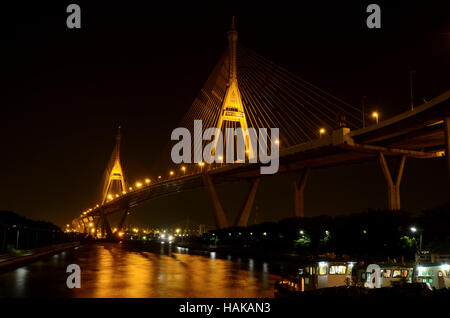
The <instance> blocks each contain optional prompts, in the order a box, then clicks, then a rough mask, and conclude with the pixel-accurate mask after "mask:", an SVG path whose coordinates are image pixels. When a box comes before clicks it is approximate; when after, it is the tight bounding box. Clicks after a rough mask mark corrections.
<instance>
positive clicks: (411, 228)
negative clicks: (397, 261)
mask: <svg viewBox="0 0 450 318" xmlns="http://www.w3.org/2000/svg"><path fill="white" fill-rule="evenodd" d="M409 230H410V231H411V232H412V233H416V232H419V234H420V236H419V253H420V252H421V251H422V232H423V231H422V230H420V229H417V228H416V227H415V226H411V227H410V228H409Z"/></svg>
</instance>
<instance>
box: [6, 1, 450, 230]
mask: <svg viewBox="0 0 450 318" xmlns="http://www.w3.org/2000/svg"><path fill="white" fill-rule="evenodd" d="M68 3H70V2H68ZM68 3H63V4H61V3H60V4H56V3H55V4H53V5H50V4H47V5H42V4H41V2H40V3H39V4H34V5H25V4H22V5H21V6H16V7H14V8H8V9H4V10H2V11H3V16H2V19H3V21H4V22H5V21H6V25H7V27H6V32H4V33H5V35H4V36H3V39H2V42H3V45H2V51H4V54H5V57H4V58H3V59H2V64H3V65H2V74H3V76H4V84H3V87H4V88H5V90H4V93H2V101H3V102H2V103H1V114H2V116H1V117H0V118H1V125H0V144H1V149H2V150H1V156H0V166H1V167H2V173H1V175H2V176H1V178H0V189H1V191H0V210H12V211H15V212H17V213H20V214H22V215H24V216H27V217H30V218H34V219H45V220H49V221H53V222H55V223H56V224H59V225H63V224H65V223H69V222H70V220H71V219H72V218H73V217H75V216H76V215H77V214H79V213H80V212H81V211H82V210H84V209H85V208H87V207H89V206H92V205H94V204H95V203H96V202H98V200H99V189H100V185H101V178H102V174H103V171H104V168H105V166H106V163H107V160H108V158H109V156H110V154H111V151H112V147H113V144H114V135H115V132H116V127H117V125H118V124H121V125H122V126H123V139H122V140H123V145H122V164H123V166H124V169H125V171H126V174H127V176H128V178H129V181H131V182H134V181H135V180H137V179H139V178H141V179H142V177H145V176H154V175H156V174H164V173H165V172H157V171H153V170H152V167H153V166H154V164H155V162H156V161H157V160H158V158H159V157H160V156H161V154H160V153H161V151H162V149H163V148H164V146H165V144H166V143H167V141H168V139H169V136H170V132H171V130H172V129H173V128H175V127H177V125H178V123H179V122H180V120H181V118H182V116H183V114H184V113H185V112H186V111H187V110H188V108H189V106H190V104H191V103H192V101H193V99H194V97H195V96H196V94H197V93H198V91H199V89H200V88H201V86H202V85H203V83H204V81H205V80H206V78H207V76H208V75H209V72H210V71H211V70H212V68H213V67H214V65H215V63H216V62H217V61H218V59H219V57H220V55H221V54H222V52H223V51H224V50H225V49H226V47H227V40H226V31H227V30H228V28H229V24H230V20H231V16H232V15H236V18H237V27H238V31H239V41H240V42H241V43H243V44H244V45H245V46H247V47H249V48H252V49H253V50H254V51H256V52H258V53H259V54H261V55H263V56H265V57H267V58H269V59H271V60H272V61H274V62H276V63H277V64H279V65H281V66H283V67H285V68H287V69H288V70H290V71H292V72H294V73H296V74H298V75H300V76H301V77H302V78H304V79H306V80H308V81H310V82H312V83H314V84H316V85H317V86H319V87H321V88H324V89H326V90H328V91H329V92H331V93H332V94H333V95H335V96H337V97H340V98H342V99H344V100H345V101H347V102H349V103H351V104H354V105H359V104H360V100H361V96H363V95H366V96H367V109H368V110H372V109H377V110H379V112H380V113H381V114H382V117H384V118H387V117H389V116H392V115H393V114H397V113H400V112H403V111H406V110H407V109H408V107H409V71H410V69H414V70H415V71H416V73H415V78H414V89H415V97H416V99H415V103H416V104H420V103H421V102H422V99H423V98H427V99H429V98H432V97H434V96H436V95H438V94H441V93H443V92H444V91H446V90H448V89H449V88H450V85H449V84H450V81H449V77H448V75H449V74H450V72H449V71H450V65H449V56H450V18H449V15H448V13H449V12H450V10H449V9H450V8H449V6H448V5H446V4H445V2H442V3H441V4H440V3H438V2H435V3H433V4H430V3H429V2H428V1H427V2H425V1H422V2H420V4H416V3H411V2H406V1H405V2H396V4H395V5H394V4H392V1H390V2H389V3H391V4H389V3H384V2H381V1H378V2H376V3H378V4H380V5H381V10H382V28H381V29H379V30H370V29H367V27H366V26H365V19H366V17H367V15H368V14H367V13H366V12H365V8H366V6H367V5H368V4H369V3H371V2H364V1H360V2H356V1H355V2H348V1H333V2H332V3H334V4H333V5H331V4H326V3H324V2H321V3H320V4H318V5H311V4H302V2H296V3H295V6H294V5H293V4H289V5H288V4H282V3H281V2H276V3H277V4H273V3H272V4H271V5H270V6H269V5H267V6H265V5H263V4H262V3H261V2H255V3H253V4H252V3H251V2H248V3H247V5H246V6H245V7H243V6H242V4H240V5H239V6H237V7H235V8H230V7H229V6H228V7H226V6H223V7H220V6H219V5H217V6H215V7H212V6H196V5H193V4H191V3H189V6H185V7H181V6H179V5H176V4H175V3H171V4H170V5H169V6H168V7H159V6H156V5H154V4H152V5H148V6H147V7H144V6H143V5H142V4H140V3H134V4H132V3H130V2H122V4H114V3H111V2H103V3H98V4H97V5H93V4H92V1H91V2H89V3H88V2H77V3H78V4H80V6H81V11H82V28H81V30H76V29H73V30H69V29H67V27H66V24H65V21H66V17H67V14H66V13H65V11H66V10H65V9H66V6H67V4H68ZM274 5H275V7H273V6H274ZM3 31H5V29H4V30H3ZM5 81H6V83H5ZM5 84H6V87H5ZM245 191H246V185H245V184H230V185H226V186H220V187H219V195H221V196H222V197H223V198H224V197H225V196H227V197H228V200H227V202H226V203H225V204H224V205H225V209H226V211H228V212H227V213H228V214H229V221H233V220H234V216H235V214H236V212H233V211H235V210H236V208H237V207H240V205H241V201H240V200H242V199H243V193H244V192H245ZM305 191H306V214H307V215H320V214H329V215H339V214H345V213H350V212H357V211H361V210H364V209H367V208H368V207H371V208H383V207H385V206H386V192H385V185H384V181H383V177H382V174H381V170H380V168H379V166H377V165H376V164H375V163H367V164H362V165H355V166H350V167H340V168H333V169H325V170H319V171H313V173H312V174H311V176H310V179H309V180H308V184H307V186H306V190H305ZM448 194H449V185H448V182H447V179H446V170H445V163H444V160H443V159H435V160H426V161H420V160H413V159H408V160H407V162H406V167H405V175H404V179H403V181H402V205H403V207H404V208H405V209H407V210H411V211H419V210H421V209H423V208H429V207H433V206H436V205H439V204H442V203H444V202H445V201H446V200H448ZM231 196H232V197H233V200H230V199H229V198H230V197H231ZM255 205H256V207H255V209H257V211H258V214H257V221H258V222H260V221H266V220H277V219H280V218H282V217H288V216H291V215H292V206H293V203H292V193H291V187H290V184H289V183H288V179H287V178H286V177H274V178H271V179H265V180H264V181H263V182H262V184H261V186H260V190H259V193H258V195H257V198H256V202H255ZM186 217H189V218H190V219H191V220H192V221H193V222H201V223H207V224H213V218H212V214H211V204H210V202H209V198H208V197H207V196H206V191H205V190H203V189H202V190H196V191H190V192H186V193H182V194H179V195H176V196H170V197H165V198H160V199H158V200H155V201H152V202H148V203H146V204H144V205H143V206H141V207H139V208H138V209H137V210H136V213H134V215H133V218H132V222H135V223H138V222H142V223H145V224H150V225H169V226H170V225H174V224H176V223H180V224H181V223H182V222H184V221H185V219H186ZM254 217H255V213H253V215H252V221H253V220H254Z"/></svg>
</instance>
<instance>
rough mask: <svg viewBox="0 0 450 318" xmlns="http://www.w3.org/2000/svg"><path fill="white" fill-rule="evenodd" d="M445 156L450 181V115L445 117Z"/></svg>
mask: <svg viewBox="0 0 450 318" xmlns="http://www.w3.org/2000/svg"><path fill="white" fill-rule="evenodd" d="M444 136H445V157H446V158H447V170H448V177H449V181H450V117H447V118H445V119H444Z"/></svg>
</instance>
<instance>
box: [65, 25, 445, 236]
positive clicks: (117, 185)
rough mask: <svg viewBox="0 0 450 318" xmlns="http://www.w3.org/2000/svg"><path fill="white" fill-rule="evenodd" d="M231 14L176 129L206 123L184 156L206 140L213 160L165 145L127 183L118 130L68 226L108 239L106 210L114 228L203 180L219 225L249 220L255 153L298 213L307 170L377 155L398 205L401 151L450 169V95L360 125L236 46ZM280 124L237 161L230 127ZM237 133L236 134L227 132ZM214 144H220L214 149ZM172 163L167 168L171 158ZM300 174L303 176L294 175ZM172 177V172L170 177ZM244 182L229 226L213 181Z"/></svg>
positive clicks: (330, 100)
mask: <svg viewBox="0 0 450 318" xmlns="http://www.w3.org/2000/svg"><path fill="white" fill-rule="evenodd" d="M237 38H238V34H237V31H236V29H235V25H234V20H233V23H232V27H231V29H230V31H229V32H228V41H229V47H228V50H227V51H226V52H225V53H224V54H223V56H222V57H221V58H220V60H219V62H218V63H217V65H216V66H215V67H214V69H213V71H212V73H211V75H210V76H209V78H208V79H207V81H206V82H205V84H204V86H203V87H202V89H201V91H200V92H199V94H198V96H197V97H196V99H195V100H194V102H193V104H192V106H191V107H190V108H189V110H188V112H187V113H186V115H185V117H184V119H183V120H182V122H181V124H180V125H179V126H180V127H184V128H185V129H186V130H187V131H189V132H190V133H191V134H192V135H195V133H196V131H195V130H196V127H195V125H194V122H195V121H198V120H201V123H202V126H201V131H200V135H201V136H203V135H204V133H205V132H206V131H207V129H208V128H215V129H216V131H218V132H220V135H222V136H223V138H218V136H219V134H215V135H211V136H210V139H209V140H200V142H193V143H191V144H190V146H189V148H190V149H189V150H190V151H189V152H190V154H191V155H192V154H195V153H200V154H202V153H203V151H204V149H205V148H206V147H207V146H208V145H209V146H210V148H209V149H210V153H211V155H212V158H214V159H215V160H214V161H213V162H211V163H208V162H206V161H207V160H205V161H204V160H203V158H200V159H198V160H196V162H192V163H187V162H183V163H180V164H175V163H173V161H172V160H171V159H170V155H171V150H170V149H171V148H172V147H173V146H174V144H175V143H176V142H177V141H173V142H170V143H169V144H168V146H167V149H166V151H164V152H163V154H164V156H163V158H161V162H163V163H166V166H165V167H164V171H167V172H168V173H165V174H164V177H163V176H162V175H159V176H155V177H154V178H152V179H146V180H145V181H143V182H142V183H137V184H133V185H130V184H127V182H126V180H125V177H124V173H123V169H122V165H121V162H120V128H119V132H118V135H117V140H116V145H115V148H114V151H113V154H112V156H111V159H110V161H109V163H108V165H107V168H106V171H105V177H104V186H103V192H102V193H103V196H102V198H101V201H100V202H98V203H97V204H95V206H92V207H91V208H88V209H87V210H85V211H83V212H82V213H81V214H80V216H79V217H77V218H76V219H74V221H73V224H72V225H73V227H75V228H76V229H77V230H78V231H80V232H86V233H91V234H93V235H94V236H101V237H104V236H109V237H112V236H113V235H114V233H113V231H112V230H111V226H110V224H109V221H108V215H110V214H113V213H122V217H121V220H120V222H119V224H118V226H117V229H118V230H119V231H120V229H121V228H122V226H123V225H124V222H125V220H126V217H127V215H128V214H129V211H130V209H132V208H133V207H135V206H137V205H139V204H140V203H141V202H143V201H146V200H150V199H153V198H157V197H160V196H164V195H169V194H173V193H177V192H180V191H183V190H188V189H193V188H197V187H203V186H205V187H206V188H207V189H208V194H209V196H210V199H211V201H212V203H213V211H214V216H215V220H216V225H217V227H218V228H224V227H227V226H230V225H238V226H246V225H247V221H248V218H249V216H250V212H251V208H252V205H253V201H254V198H255V195H256V192H257V188H258V184H259V180H260V178H262V177H270V175H264V174H261V166H266V165H267V164H262V163H260V162H254V161H255V160H252V159H255V158H256V157H257V156H258V150H260V149H268V152H269V153H270V152H271V151H273V149H274V147H275V148H276V149H279V168H278V172H277V173H278V174H283V173H288V174H291V176H292V178H291V180H292V186H293V189H294V197H293V201H294V211H293V215H295V216H297V217H303V216H304V209H303V190H304V187H305V184H306V182H307V176H308V173H309V171H310V170H311V169H318V168H323V167H330V166H338V165H348V164H352V163H358V162H364V161H373V160H377V161H379V163H380V166H381V170H382V172H383V175H384V177H385V180H386V185H387V197H388V207H389V209H391V210H398V209H400V183H401V178H402V173H403V168H404V165H405V161H406V158H407V157H414V158H434V157H441V156H444V155H447V165H448V166H449V171H450V160H449V158H448V157H449V156H448V153H449V147H450V146H449V139H450V137H449V134H450V132H449V131H450V91H447V92H445V93H443V94H442V95H440V96H437V97H436V98H434V99H432V100H431V101H429V102H427V103H425V104H423V105H420V106H418V107H416V108H414V109H413V110H411V111H407V112H405V113H402V114H399V115H397V116H394V117H392V118H389V119H385V120H383V121H380V122H378V118H377V123H376V124H372V125H370V126H368V127H363V124H362V122H363V120H362V119H363V116H364V114H363V113H362V112H361V110H360V109H358V108H357V107H354V106H352V105H350V104H348V103H346V102H344V101H342V100H340V99H339V98H337V97H334V96H332V95H331V94H329V93H327V92H326V91H324V90H322V89H321V88H318V87H316V86H314V85H312V84H310V83H309V82H307V81H305V80H303V79H301V78H300V77H298V76H297V75H295V74H292V73H290V72H289V71H287V70H285V69H283V68H281V67H279V66H278V65H276V64H274V63H273V62H271V61H269V60H267V59H265V58H264V57H262V56H260V55H258V54H257V53H255V52H253V51H252V50H250V49H248V48H245V47H243V46H241V45H240V44H238V42H237ZM238 128H241V129H243V130H244V131H247V129H249V128H250V129H252V128H254V129H256V130H258V129H260V128H267V129H270V128H278V129H279V137H274V136H273V135H272V134H268V135H267V138H261V136H259V138H257V140H256V143H253V142H251V140H250V139H249V136H248V135H245V136H242V142H243V145H244V147H245V154H244V157H242V156H241V157H240V159H239V158H236V157H235V155H234V154H233V155H232V159H233V160H231V161H230V160H226V159H229V158H231V156H230V155H229V153H228V152H227V151H228V150H229V148H227V146H228V145H229V144H230V143H231V144H235V142H236V143H237V138H239V136H236V135H235V134H234V133H230V132H233V131H236V129H238ZM231 129H233V130H231ZM219 149H220V150H221V151H220V152H219ZM390 157H399V158H401V160H400V165H399V167H398V169H397V171H391V169H390V168H389V165H388V162H387V161H388V160H387V159H388V158H390ZM167 163H169V164H167ZM298 172H300V177H297V174H298ZM167 175H168V177H167ZM239 180H248V181H249V182H250V184H251V185H250V189H249V193H248V196H247V199H246V201H245V202H244V205H243V209H242V210H241V211H240V213H239V214H238V217H237V219H236V220H235V222H234V223H229V220H228V219H227V216H226V215H225V213H224V210H223V208H222V205H221V202H220V200H219V198H218V196H217V193H216V190H215V184H218V183H223V182H232V181H239Z"/></svg>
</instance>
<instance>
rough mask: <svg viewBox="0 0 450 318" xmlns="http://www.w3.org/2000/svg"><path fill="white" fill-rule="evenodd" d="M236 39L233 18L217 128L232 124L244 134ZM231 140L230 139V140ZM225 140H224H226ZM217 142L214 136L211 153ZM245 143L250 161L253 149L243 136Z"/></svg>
mask: <svg viewBox="0 0 450 318" xmlns="http://www.w3.org/2000/svg"><path fill="white" fill-rule="evenodd" d="M237 39H238V32H237V31H236V28H235V20H234V17H233V19H232V23H231V29H230V31H228V42H229V53H228V56H229V75H228V84H227V89H226V92H225V97H224V99H223V102H222V107H221V109H220V115H219V120H218V125H217V128H218V129H219V131H222V128H223V126H224V122H227V121H228V122H233V123H236V124H239V125H240V128H242V130H243V131H244V132H247V131H248V124H247V118H246V116H245V111H244V105H243V103H242V98H241V93H240V91H239V85H238V80H237V64H236V50H237ZM230 138H231V139H230ZM226 139H229V140H230V141H231V140H232V141H233V142H234V136H228V137H226ZM226 139H225V140H226ZM218 142H219V136H217V135H216V136H214V143H213V152H214V153H215V151H216V148H217V143H218ZM244 142H245V152H246V156H247V158H249V159H251V158H253V157H254V149H253V148H252V144H251V142H250V137H249V136H248V135H244Z"/></svg>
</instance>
